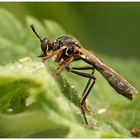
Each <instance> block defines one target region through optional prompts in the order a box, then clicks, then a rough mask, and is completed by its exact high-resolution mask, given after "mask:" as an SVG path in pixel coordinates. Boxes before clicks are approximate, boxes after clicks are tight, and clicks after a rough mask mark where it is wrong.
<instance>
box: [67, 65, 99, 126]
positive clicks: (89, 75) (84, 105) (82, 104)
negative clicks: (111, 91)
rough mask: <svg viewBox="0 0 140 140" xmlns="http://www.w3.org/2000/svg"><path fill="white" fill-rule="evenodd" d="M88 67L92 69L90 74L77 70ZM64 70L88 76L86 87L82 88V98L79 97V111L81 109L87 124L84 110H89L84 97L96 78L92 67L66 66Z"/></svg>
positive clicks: (87, 68)
mask: <svg viewBox="0 0 140 140" xmlns="http://www.w3.org/2000/svg"><path fill="white" fill-rule="evenodd" d="M89 69H92V70H93V72H92V74H88V73H83V72H80V71H79V70H89ZM66 70H67V71H69V72H72V73H74V74H77V75H79V76H83V77H86V78H89V80H88V82H87V85H86V87H85V89H84V92H83V94H82V99H81V102H80V105H81V111H82V114H83V116H84V120H85V123H86V125H87V124H88V121H87V118H86V115H85V110H86V111H88V112H89V110H88V109H87V107H86V98H87V96H88V95H89V93H90V91H91V89H92V87H93V85H94V84H95V80H96V78H95V76H94V75H93V74H94V67H82V68H69V67H67V68H66ZM92 80H93V81H92ZM91 81H92V83H91Z"/></svg>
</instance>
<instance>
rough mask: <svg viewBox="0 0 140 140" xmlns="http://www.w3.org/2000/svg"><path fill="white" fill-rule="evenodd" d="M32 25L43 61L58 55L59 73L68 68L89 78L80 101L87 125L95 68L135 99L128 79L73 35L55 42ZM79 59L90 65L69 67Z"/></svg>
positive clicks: (110, 82)
mask: <svg viewBox="0 0 140 140" xmlns="http://www.w3.org/2000/svg"><path fill="white" fill-rule="evenodd" d="M30 26H31V28H32V31H33V32H34V33H35V35H36V36H37V38H39V40H40V43H41V50H42V52H43V54H41V55H40V57H41V58H42V61H45V60H47V59H49V58H51V57H53V56H56V58H55V61H56V62H58V63H59V66H58V68H57V70H56V74H57V75H60V73H61V72H62V71H63V70H64V69H66V70H67V71H68V72H71V73H74V74H77V75H79V76H82V77H85V78H88V79H89V80H88V82H87V85H86V87H85V89H84V91H83V93H82V99H81V101H80V107H81V112H82V114H83V117H84V121H85V124H86V125H87V124H88V121H87V118H86V114H85V112H89V109H88V108H87V106H86V98H87V96H88V95H89V93H90V91H91V89H92V87H93V86H94V84H95V81H96V77H95V76H94V71H95V69H96V70H97V71H99V72H100V73H101V74H102V75H103V77H104V78H105V79H106V80H107V81H108V83H109V84H110V85H111V86H112V87H113V88H114V89H115V90H116V91H117V93H119V94H121V95H122V96H124V97H126V98H128V99H129V100H132V99H133V94H134V93H136V92H137V90H136V89H135V88H134V87H133V86H132V85H131V84H130V83H128V81H127V80H125V79H124V78H123V77H121V76H120V75H119V74H117V73H116V72H115V71H114V70H113V69H111V68H110V67H108V66H107V65H105V64H104V63H103V62H102V61H101V60H99V59H98V58H97V57H96V56H95V55H93V54H91V53H90V52H89V51H87V50H86V49H84V48H83V47H81V45H80V43H79V42H78V41H77V40H75V39H74V38H73V37H69V36H61V37H59V38H57V39H56V40H55V41H54V42H51V41H50V40H49V39H48V38H41V37H40V36H39V35H38V33H37V32H36V30H35V27H34V25H33V24H32V25H30ZM78 60H83V61H85V62H86V63H87V64H89V66H86V67H73V68H71V67H69V64H70V63H72V62H74V61H78ZM85 70H91V71H92V72H91V74H89V73H85V72H81V71H85Z"/></svg>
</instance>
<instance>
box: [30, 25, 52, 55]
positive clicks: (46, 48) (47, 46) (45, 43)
mask: <svg viewBox="0 0 140 140" xmlns="http://www.w3.org/2000/svg"><path fill="white" fill-rule="evenodd" d="M30 27H31V29H32V31H33V32H34V34H35V35H36V36H37V38H38V39H39V40H40V43H41V44H40V47H41V50H42V52H43V54H41V55H40V56H39V57H44V56H47V53H48V52H50V51H51V50H52V44H51V42H50V40H49V39H48V38H47V37H45V38H43V39H42V38H41V37H40V36H39V35H38V33H37V32H36V30H35V27H34V25H33V24H31V25H30Z"/></svg>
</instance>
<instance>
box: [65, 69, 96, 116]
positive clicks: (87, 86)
mask: <svg viewBox="0 0 140 140" xmlns="http://www.w3.org/2000/svg"><path fill="white" fill-rule="evenodd" d="M69 69H71V70H79V71H80V70H92V73H91V74H92V75H94V71H95V68H94V67H93V66H85V67H79V68H77V67H72V68H69V67H68V68H67V70H68V71H69ZM91 81H92V78H89V80H88V82H87V84H86V87H85V89H84V91H83V93H82V97H83V96H84V94H86V92H87V90H88V88H89V86H90V84H91ZM83 106H84V108H85V111H86V112H88V113H89V114H90V113H91V111H90V110H89V108H88V107H87V106H86V101H85V102H84V105H83Z"/></svg>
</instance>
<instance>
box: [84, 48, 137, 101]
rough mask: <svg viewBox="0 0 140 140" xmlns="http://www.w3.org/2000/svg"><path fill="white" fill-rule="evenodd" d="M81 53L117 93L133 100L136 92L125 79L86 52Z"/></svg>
mask: <svg viewBox="0 0 140 140" xmlns="http://www.w3.org/2000/svg"><path fill="white" fill-rule="evenodd" d="M81 52H84V55H85V57H84V59H85V60H86V61H87V62H88V63H89V64H91V65H93V66H94V67H95V68H96V70H98V71H99V72H100V73H101V74H102V75H103V77H104V78H105V79H106V80H107V81H108V83H109V84H110V85H111V86H112V87H113V88H114V89H115V90H116V91H117V93H119V94H121V95H123V96H125V97H126V98H128V99H129V100H132V99H133V94H134V93H137V90H136V89H135V88H134V87H133V86H132V85H131V84H130V83H129V82H128V81H127V80H126V79H124V78H123V77H122V76H120V75H119V74H118V73H117V72H115V71H114V70H113V69H111V68H110V67H108V66H106V65H105V64H104V63H103V62H102V61H100V60H99V59H98V58H97V57H96V56H94V55H93V54H91V53H90V52H88V51H87V50H85V49H83V48H82V51H81Z"/></svg>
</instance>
